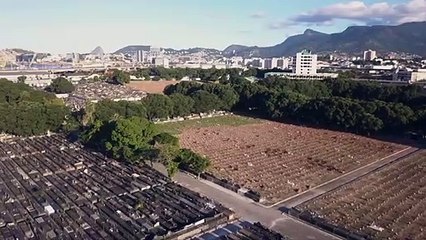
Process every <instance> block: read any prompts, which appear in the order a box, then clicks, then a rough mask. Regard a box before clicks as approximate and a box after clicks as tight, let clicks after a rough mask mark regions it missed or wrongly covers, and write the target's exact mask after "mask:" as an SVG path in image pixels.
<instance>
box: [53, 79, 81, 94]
mask: <svg viewBox="0 0 426 240" xmlns="http://www.w3.org/2000/svg"><path fill="white" fill-rule="evenodd" d="M74 89H75V87H74V85H73V84H72V83H71V82H70V81H68V79H66V78H64V77H58V78H56V79H53V80H52V83H51V84H50V85H49V86H48V87H47V90H48V91H49V92H54V93H57V94H64V93H71V92H72V91H74Z"/></svg>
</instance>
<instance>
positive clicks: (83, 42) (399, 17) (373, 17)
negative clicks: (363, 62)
mask: <svg viewBox="0 0 426 240" xmlns="http://www.w3.org/2000/svg"><path fill="white" fill-rule="evenodd" d="M0 6H1V8H0V28H1V30H2V34H1V37H0V49H3V48H23V49H29V50H34V51H37V52H51V53H65V52H89V51H91V50H92V49H94V48H95V47H96V46H102V47H103V48H104V49H105V51H107V52H113V51H115V50H117V49H119V48H121V47H124V46H126V45H131V44H138V45H139V44H147V45H154V46H161V47H172V48H190V47H211V48H217V49H223V48H225V47H227V46H229V45H231V44H244V45H258V46H268V45H275V44H277V43H280V42H282V41H283V40H284V39H285V38H286V37H288V36H290V35H294V34H298V33H301V32H303V31H304V30H305V29H306V28H313V29H315V30H318V31H322V32H329V33H330V32H340V31H343V30H344V29H345V28H346V27H348V26H351V25H376V24H391V25H396V24H400V23H404V22H412V21H424V20H426V0H387V1H385V0H378V1H377V0H364V1H342V0H340V1H339V0H323V1H317V0H304V1H297V2H293V1H288V0H249V1H247V0H232V1H229V0H205V1H200V0H179V1H176V0H157V1H149V0H139V1H134V0H121V1H116V0H115V1H114V0H90V1H87V0H73V1H66V0H55V1H51V0H37V1H28V0H14V1H10V0H0Z"/></svg>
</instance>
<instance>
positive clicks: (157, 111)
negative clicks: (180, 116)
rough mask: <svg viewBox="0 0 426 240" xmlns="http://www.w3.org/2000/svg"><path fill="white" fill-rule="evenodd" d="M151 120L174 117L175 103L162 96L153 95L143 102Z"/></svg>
mask: <svg viewBox="0 0 426 240" xmlns="http://www.w3.org/2000/svg"><path fill="white" fill-rule="evenodd" d="M142 103H143V104H144V106H145V108H146V114H147V117H148V119H149V120H154V119H164V118H167V117H170V116H172V115H173V101H172V100H171V99H170V98H169V97H168V96H164V95H160V94H151V95H149V96H148V97H146V98H144V99H143V100H142Z"/></svg>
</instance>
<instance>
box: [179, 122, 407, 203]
mask: <svg viewBox="0 0 426 240" xmlns="http://www.w3.org/2000/svg"><path fill="white" fill-rule="evenodd" d="M180 138H181V143H182V145H183V147H186V148H190V149H193V150H194V151H196V152H199V153H201V154H204V155H206V156H208V157H209V158H210V159H211V160H212V163H213V164H212V165H213V166H212V167H211V168H210V169H209V172H210V173H212V174H213V175H215V176H216V177H218V178H220V179H226V180H228V181H230V182H232V183H235V184H238V185H239V186H241V187H245V188H247V189H250V190H253V191H256V192H258V193H260V194H261V196H262V197H263V198H264V199H265V203H266V204H271V203H276V202H278V201H280V200H283V199H285V198H287V197H289V196H292V195H295V194H297V193H300V192H302V191H305V190H307V189H309V188H312V187H314V186H317V185H319V184H321V183H324V182H326V181H328V180H331V179H333V178H335V177H338V176H340V175H342V174H344V173H347V172H349V171H351V170H354V169H357V168H359V167H361V166H363V165H365V164H368V163H371V162H374V161H376V160H379V159H381V158H383V157H386V156H388V155H390V154H392V153H395V152H397V151H400V150H402V149H404V148H405V146H402V145H397V144H392V143H386V142H382V141H378V140H374V139H369V138H366V137H361V136H357V135H354V134H349V133H341V132H334V131H328V130H320V129H312V128H306V127H299V126H294V125H288V124H281V123H275V122H266V121H265V122H264V123H261V124H251V125H243V126H237V127H235V126H234V127H232V126H220V127H209V128H196V129H195V128H193V129H186V130H184V131H183V133H182V134H181V136H180Z"/></svg>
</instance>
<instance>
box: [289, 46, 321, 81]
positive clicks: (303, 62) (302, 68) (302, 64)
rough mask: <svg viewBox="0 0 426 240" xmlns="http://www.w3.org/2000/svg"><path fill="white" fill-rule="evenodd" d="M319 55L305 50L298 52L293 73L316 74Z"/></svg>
mask: <svg viewBox="0 0 426 240" xmlns="http://www.w3.org/2000/svg"><path fill="white" fill-rule="evenodd" d="M317 61H318V56H317V55H315V54H312V53H311V52H310V51H307V50H304V51H302V52H300V53H297V54H296V57H295V58H294V62H293V73H295V74H296V75H305V76H308V75H316V74H317V69H318V65H317Z"/></svg>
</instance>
